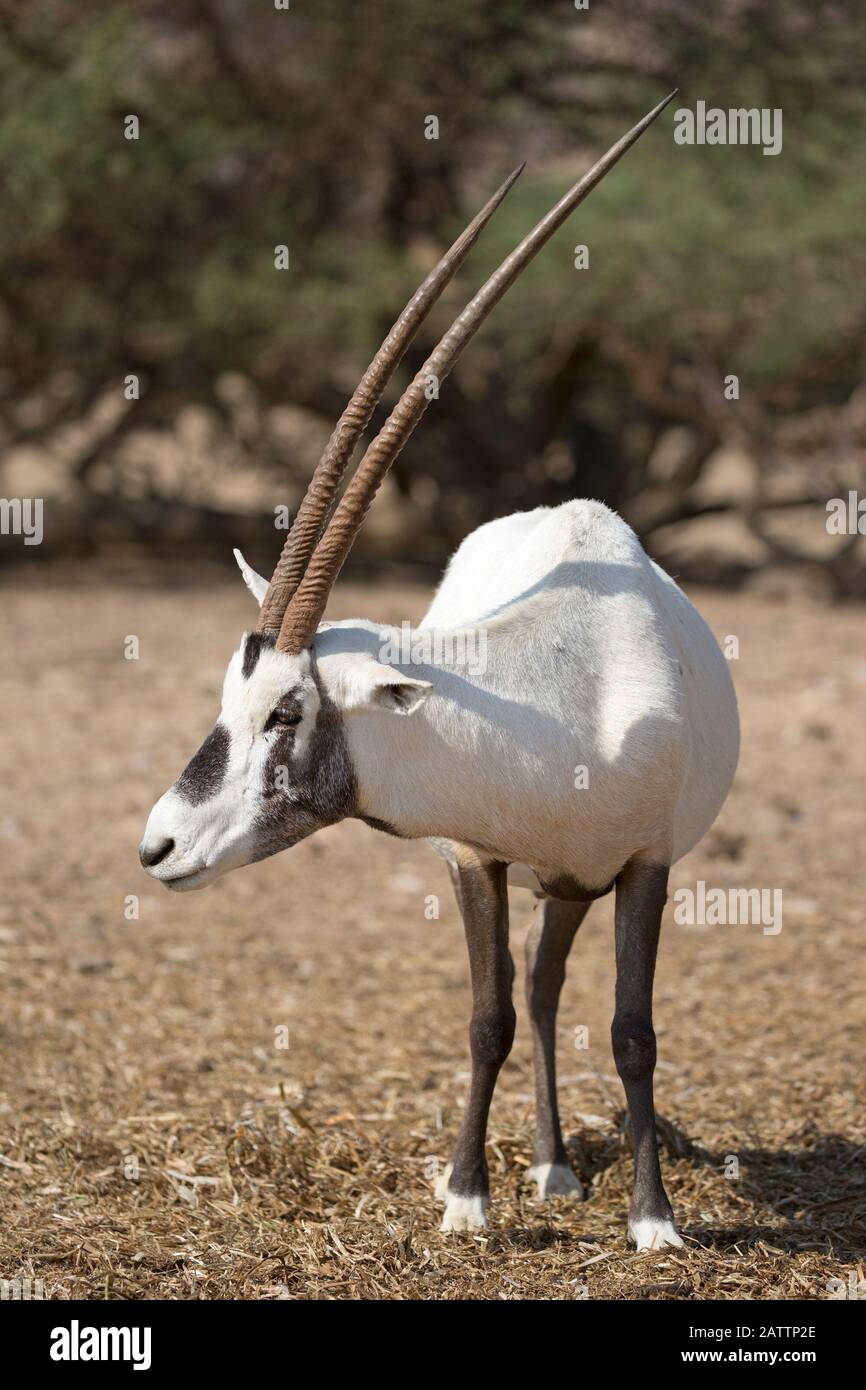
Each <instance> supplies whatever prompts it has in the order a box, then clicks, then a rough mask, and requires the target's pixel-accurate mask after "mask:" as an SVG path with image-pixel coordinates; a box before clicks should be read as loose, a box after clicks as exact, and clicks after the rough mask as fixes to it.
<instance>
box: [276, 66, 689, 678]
mask: <svg viewBox="0 0 866 1390" xmlns="http://www.w3.org/2000/svg"><path fill="white" fill-rule="evenodd" d="M676 94H677V93H676V91H673V92H671V94H670V96H667V97H665V99H664V101H660V102H659V104H658V106H656V107H654V108H653V110H652V111H650V112H649V114H648V115H646V116H644V118H643V120H642V121H639V122H638V124H637V125H636V126H635V127H634V128H633V129H632V130H630V131H629V132H628V134H627V135H624V136H623V137H622V139H621V140H618V141H617V143H616V144H615V145H613V146H612V147H611V149H609V150H608V152H607V154H605V155H603V156H602V158H601V159H600V160H599V161H598V162H597V163H596V164H594V165H593V166H592V168H591V169H590V170H589V172H588V173H587V174H584V176H583V178H582V179H581V180H580V182H579V183H577V184H575V186H574V187H573V188H572V189H571V190H570V191H569V192H568V193H566V195H565V197H564V198H561V199H560V201H559V202H558V203H557V204H556V206H555V207H554V208H552V209H551V211H550V212H549V213H548V214H547V216H546V217H543V218H542V220H541V221H540V222H539V223H538V224H537V226H535V227H534V228H533V229H532V231H531V232H530V233H529V235H528V236H527V237H525V238H524V240H523V241H522V242H521V243H520V245H519V246H518V247H517V248H516V249H515V250H514V251H512V252H511V255H510V256H508V257H507V258H506V260H504V261H503V262H502V264H501V265H500V266H499V268H498V270H495V271H494V272H493V274H492V275H491V276H490V279H489V280H487V282H486V283H485V284H484V285H483V286H482V287H481V289H480V290H479V291H478V293H477V294H476V296H475V298H474V299H473V300H472V301H471V303H469V304H468V305H467V307H466V308H465V309H464V310H463V313H462V314H460V315H459V317H458V318H456V319H455V320H454V322H453V323H452V325H451V327H450V328H449V329H448V332H447V333H446V334H445V336H444V338H442V339H441V341H440V342H439V344H438V346H437V347H436V348H434V350H433V352H432V353H431V354H430V356H429V357H428V359H427V361H426V362H425V363H424V366H423V367H422V368H421V370H420V372H419V373H418V375H417V376H416V377H415V380H414V381H413V382H412V383H411V385H410V386H408V387H407V388H406V390H405V391H404V392H403V395H402V396H401V397H400V400H399V401H398V403H397V405H396V406H395V407H394V409H393V410H392V412H391V414H390V415H389V417H388V419H387V420H386V422H385V424H384V425H383V427H382V429H381V430H380V431H379V433H378V434H377V435H376V438H375V439H374V440H373V441H372V443H371V444H370V446H369V448H368V449H367V452H366V453H365V454H364V457H363V458H362V460H361V462H360V463H359V464H358V467H357V469H356V471H355V474H354V476H353V478H352V479H351V481H350V482H349V484H348V486H347V487H346V490H345V492H344V494H343V496H342V498H341V500H340V503H339V505H338V507H337V509H336V511H335V512H334V515H333V517H332V518H331V521H330V522H329V524H328V527H327V530H326V531H325V533H324V535H323V537H322V539H321V541H320V542H319V544H318V546H317V547H316V550H315V552H314V554H313V557H312V559H311V560H310V563H309V565H308V567H307V571H306V573H305V575H304V577H303V579H302V580H301V583H300V585H299V586H298V590H297V592H296V594H295V596H294V598H293V599H292V600H291V602H290V603H289V606H288V608H287V609H286V614H285V617H284V619H283V623H282V626H281V628H280V635H279V637H278V638H277V646H278V647H279V648H280V649H281V650H282V651H287V652H300V651H303V649H304V647H306V646H308V645H309V643H310V642H311V641H312V639H313V637H314V636H315V632H316V628H317V627H318V625H319V622H320V621H321V618H322V614H323V613H324V611H325V605H326V604H327V601H328V595H329V593H330V591H331V587H332V585H333V583H334V581H335V579H336V578H337V575H338V574H339V572H340V569H341V567H342V564H343V561H344V560H345V558H346V556H347V555H348V553H349V550H350V549H351V546H352V542H353V541H354V539H355V536H356V535H357V533H358V529H359V527H360V525H361V523H362V521H363V520H364V516H365V515H366V512H367V508H368V507H369V506H370V503H371V502H372V500H373V498H374V497H375V495H376V492H377V489H378V488H379V485H380V483H381V482H382V479H383V478H384V476H385V474H386V473H387V471H388V469H389V468H390V466H391V464H392V463H393V462H394V459H395V458H396V457H397V455H398V454H399V452H400V450H401V449H402V448H403V445H404V444H405V443H406V441H407V439H408V438H409V436H410V435H411V433H412V431H413V430H414V428H415V426H416V425H417V424H418V421H419V420H420V419H421V416H422V415H423V414H424V411H425V410H426V408H427V405H428V403H429V397H428V392H429V388H430V383H431V381H433V382H435V383H436V384H437V385H438V384H439V383H441V382H442V381H443V380H444V378H445V377H446V376H447V375H448V373H449V372H450V371H451V368H452V367H453V366H454V363H455V362H456V361H457V358H458V357H459V356H460V353H461V352H462V351H463V349H464V347H465V346H466V344H467V343H468V342H469V340H470V338H471V337H472V336H473V334H474V333H476V332H477V330H478V328H479V327H480V326H481V324H482V323H483V322H484V320H485V319H486V317H487V315H488V314H489V313H490V311H491V309H492V308H493V307H494V305H495V304H497V303H498V301H499V300H500V299H501V298H502V296H503V295H504V294H505V291H506V290H507V289H508V288H509V286H511V285H513V283H514V281H515V280H516V279H517V277H518V275H519V274H520V272H521V271H522V270H523V269H524V268H525V267H526V266H527V265H528V264H529V262H530V261H531V260H532V258H533V256H534V255H535V254H536V252H538V251H540V250H541V247H542V246H544V244H545V242H547V241H548V240H549V239H550V237H551V236H552V235H553V233H554V232H555V231H556V230H557V228H558V227H560V226H561V224H562V223H563V222H564V221H565V219H566V218H567V217H568V215H569V213H570V212H572V211H573V210H574V209H575V208H576V207H577V206H578V204H579V203H582V202H583V200H584V198H585V197H586V196H587V195H588V194H589V193H591V192H592V190H593V189H594V188H595V186H596V184H598V183H600V182H601V180H602V179H603V178H604V176H605V174H606V173H607V172H608V170H610V169H612V168H613V166H614V164H616V162H617V160H618V159H620V158H621V156H622V155H624V154H625V152H626V150H627V149H629V148H630V146H631V145H633V144H634V143H635V141H636V140H637V139H638V138H639V137H640V136H641V135H642V134H643V132H644V131H645V130H646V128H647V126H649V125H651V124H652V122H653V121H654V120H655V119H656V117H657V116H658V115H660V114H661V112H662V111H663V110H664V109H665V107H666V106H667V104H668V102H669V101H672V100H673V98H674V97H675V96H676Z"/></svg>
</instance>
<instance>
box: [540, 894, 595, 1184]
mask: <svg viewBox="0 0 866 1390" xmlns="http://www.w3.org/2000/svg"><path fill="white" fill-rule="evenodd" d="M589 906H590V904H589V903H583V902H559V901H557V899H555V898H547V899H546V900H545V902H544V906H543V908H542V914H543V915H542V918H541V921H535V922H533V924H532V927H531V928H530V931H529V935H528V936H527V938H526V1003H527V1006H528V1008H529V1018H530V1022H531V1025H532V1050H533V1057H534V1062H535V1115H536V1120H535V1148H534V1149H533V1153H532V1166H531V1167H530V1168H529V1169H528V1170H527V1174H526V1176H527V1178H530V1179H532V1180H533V1181H535V1182H536V1183H537V1184H538V1195H539V1197H550V1196H553V1195H554V1194H555V1193H574V1194H576V1195H577V1196H581V1195H582V1192H583V1189H582V1187H581V1185H580V1182H579V1181H578V1179H577V1178H576V1177H575V1175H574V1173H573V1171H572V1168H571V1165H570V1163H569V1161H568V1156H567V1154H566V1152H565V1145H564V1143H563V1142H562V1129H561V1126H560V1122H559V1105H558V1102H557V1098H556V1012H557V1008H558V1006H559V995H560V991H561V989H562V985H563V982H564V980H565V962H566V958H567V956H568V953H569V951H570V950H571V945H572V942H573V941H574V937H575V934H576V932H577V929H578V927H579V926H580V924H581V922H582V921H583V919H584V917H585V916H586V914H587V912H588V911H589Z"/></svg>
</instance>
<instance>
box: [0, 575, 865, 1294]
mask: <svg viewBox="0 0 866 1390" xmlns="http://www.w3.org/2000/svg"><path fill="white" fill-rule="evenodd" d="M698 599H699V603H700V606H701V607H702V609H703V611H704V612H705V613H706V615H707V617H708V618H709V620H710V622H711V623H712V625H713V627H714V629H715V631H716V632H717V634H718V635H719V636H726V635H727V634H734V635H736V636H737V637H738V639H739V644H740V655H739V659H738V660H737V661H736V662H735V663H734V675H735V680H736V683H737V687H738V691H739V695H740V699H741V703H742V715H743V723H744V748H743V756H742V762H741V768H740V772H739V775H738V778H737V782H736V786H735V789H734V792H733V794H732V796H731V798H730V800H729V802H728V804H727V806H726V807H725V809H724V811H723V813H722V816H721V818H720V820H719V822H718V824H717V826H716V828H715V829H714V831H713V832H712V833H711V835H710V836H709V837H708V838H707V840H706V841H705V842H704V844H703V845H702V846H701V847H700V848H699V849H698V850H697V851H695V852H694V853H693V854H692V855H690V856H689V858H688V859H687V860H686V861H684V862H683V863H681V864H679V865H678V866H677V867H676V869H675V871H674V876H673V887H674V888H676V887H678V886H682V885H689V884H692V885H693V884H694V883H695V881H696V880H697V879H704V880H705V881H706V882H707V883H708V884H709V885H712V886H721V887H728V886H746V887H759V888H771V889H772V888H780V889H782V891H783V893H784V923H783V930H782V931H781V933H780V934H778V935H775V936H770V935H764V934H763V933H762V931H761V928H760V927H759V926H751V927H750V926H729V927H716V928H707V927H693V926H691V927H690V926H679V925H677V924H676V923H675V921H674V920H673V913H672V908H671V906H670V905H669V908H668V911H667V914H666V923H665V929H664V933H663V940H662V949H661V956H660V965H659V972H658V981H657V991H656V999H657V1006H656V1026H657V1032H658V1036H659V1055H660V1059H661V1060H660V1063H659V1069H658V1072H657V1101H658V1108H659V1111H660V1114H661V1116H662V1117H663V1123H662V1124H661V1130H662V1134H663V1137H664V1141H665V1155H664V1166H665V1173H666V1182H667V1187H668V1191H669V1194H670V1197H671V1200H672V1202H673V1204H674V1208H675V1211H676V1213H677V1216H678V1220H679V1225H680V1229H681V1231H682V1232H683V1234H684V1236H685V1237H686V1239H687V1249H686V1250H685V1251H683V1252H675V1253H671V1252H665V1253H659V1254H650V1255H637V1254H636V1253H634V1252H632V1251H631V1250H630V1249H629V1247H628V1246H627V1244H626V1240H625V1215H626V1208H627V1202H628V1189H629V1182H630V1159H629V1154H628V1150H627V1146H626V1142H625V1138H624V1133H623V1128H622V1123H621V1109H622V1093H621V1089H620V1085H619V1082H618V1079H617V1077H616V1074H615V1071H614V1067H613V1062H612V1058H611V1055H610V1044H609V1024H610V1014H611V1004H612V992H613V951H612V940H611V917H612V913H611V903H610V901H609V900H606V901H605V902H602V903H599V904H597V905H596V906H595V907H594V908H593V910H592V912H591V914H590V916H589V918H588V921H587V923H586V925H585V927H584V929H583V930H582V932H581V934H580V937H579V938H578V942H577V944H576V946H575V949H574V952H573V953H572V958H571V965H570V971H569V978H568V981H567V983H566V987H565V990H564V994H563V1001H562V1008H561V1012H560V1020H559V1056H560V1072H561V1088H560V1089H561V1097H562V1109H563V1118H564V1124H565V1129H566V1133H567V1134H568V1135H569V1136H570V1141H569V1142H570V1150H571V1154H572V1158H573V1161H574V1164H575V1167H576V1168H577V1170H578V1171H579V1173H580V1174H581V1175H582V1176H583V1178H584V1179H585V1181H586V1182H587V1183H588V1185H589V1189H588V1190H589V1200H588V1201H587V1202H586V1203H584V1204H575V1203H573V1202H570V1201H569V1200H567V1199H562V1198H560V1199H555V1200H554V1201H553V1202H552V1203H539V1202H538V1201H537V1200H534V1199H533V1197H532V1193H531V1191H530V1190H529V1189H528V1188H526V1187H525V1186H524V1184H523V1179H522V1174H523V1169H524V1167H525V1165H526V1163H527V1161H528V1158H529V1154H530V1149H531V1142H532V1122H533V1121H532V1104H531V1090H532V1076H531V1064H530V1052H529V1043H528V1036H527V1030H526V1028H525V1027H524V1026H523V1022H524V1012H523V1001H522V998H520V997H518V1038H517V1042H516V1045H515V1049H514V1052H513V1054H512V1057H511V1059H510V1061H509V1062H508V1064H507V1065H506V1067H505V1068H504V1071H503V1074H502V1077H501V1080H500V1084H499V1088H498V1090H497V1094H496V1098H495V1101H494V1106H493V1113H492V1117H491V1125H490V1131H489V1147H488V1156H489V1161H490V1168H491V1181H492V1208H491V1221H492V1225H491V1230H490V1232H489V1233H488V1234H487V1235H486V1236H479V1237H471V1238H470V1237H453V1236H443V1235H440V1234H439V1232H438V1229H437V1226H438V1214H437V1209H436V1207H435V1206H434V1203H433V1200H432V1196H431V1192H430V1186H431V1178H432V1176H433V1174H434V1172H435V1170H436V1167H437V1165H438V1164H441V1163H442V1162H443V1161H444V1160H445V1159H446V1157H447V1154H448V1149H449V1145H450V1142H451V1140H452V1138H453V1136H454V1133H455V1131H456V1127H457V1124H458V1121H459V1116H460V1108H461V1104H462V1101H463V1097H464V1094H465V1091H466V1083H467V1021H468V1014H469V992H468V981H467V965H466V958H465V948H464V945H463V940H462V932H461V927H460V923H459V919H458V916H457V912H456V909H455V906H454V903H453V900H452V897H451V892H450V885H449V882H448V879H447V875H446V873H445V870H444V867H443V866H442V865H441V863H440V862H439V861H438V860H437V859H436V858H435V857H434V856H433V855H432V854H431V853H430V851H429V850H428V849H427V848H426V846H424V845H422V844H412V843H400V842H397V841H394V840H391V839H388V838H387V837H385V836H382V835H378V834H376V833H375V832H373V831H371V830H368V829H367V828H366V827H364V826H363V825H361V824H360V823H356V822H348V823H345V824H343V825H341V826H338V827H336V828H334V829H332V830H330V831H327V832H324V833H322V834H321V835H319V836H318V837H316V838H314V839H313V840H311V841H308V842H306V843H305V844H303V845H301V846H299V847H298V848H297V849H295V850H293V851H291V852H290V853H288V854H285V855H282V856H280V857H278V858H276V859H274V860H271V861H269V862H267V863H264V864H260V865H257V866H255V867H254V868H252V869H246V870H243V871H242V872H240V873H237V874H235V875H234V876H231V877H229V878H227V879H225V880H224V881H222V882H221V883H219V884H218V885H216V886H215V887H213V888H210V889H208V890H207V891H206V892H204V893H201V894H190V895H186V896H171V895H169V894H167V893H162V892H161V891H157V890H156V888H155V887H154V886H153V885H152V884H150V883H149V881H148V880H147V879H146V878H145V877H144V875H143V874H142V871H141V869H140V868H139V865H138V862H137V854H136V849H137V845H138V841H139V838H140V835H141V831H142V828H143V825H144V821H145V817H146V814H147V812H148V810H149V808H150V806H151V804H152V802H153V801H154V799H155V798H156V796H157V795H158V794H159V793H160V792H161V791H162V790H163V789H164V788H165V787H166V786H167V785H168V784H169V782H170V781H172V780H173V779H174V777H175V776H176V775H177V773H178V772H179V771H180V769H181V767H182V766H183V764H184V763H185V762H186V760H187V759H188V757H189V756H190V755H191V754H192V752H193V751H194V750H195V748H196V747H197V746H198V744H199V742H200V740H201V738H202V737H203V735H204V734H205V733H206V732H207V731H208V730H209V729H210V727H211V724H212V722H213V718H214V715H215V713H216V708H217V701H218V692H219V688H220V685H221V680H222V672H223V668H224V665H225V662H226V660H227V658H228V656H229V654H230V652H231V650H232V648H233V645H234V643H235V641H236V638H237V635H238V633H239V632H240V630H241V629H242V627H243V626H244V625H245V624H248V622H249V619H250V612H249V607H248V602H249V601H248V599H247V597H246V595H245V594H244V593H243V591H242V590H241V589H240V586H239V585H237V584H232V585H231V586H225V587H223V586H221V585H218V586H214V587H209V588H208V589H203V588H202V589H190V590H188V591H187V592H185V593H183V594H181V593H179V592H166V591H164V590H163V591H160V590H157V589H155V588H149V587H135V586H132V585H130V586H127V587H121V588H119V589H113V590H112V589H109V588H108V587H107V586H105V585H104V584H101V585H99V586H96V587H93V588H89V589H81V588H77V589H75V588H69V587H64V586H62V585H58V586H55V587H53V588H52V589H50V590H49V589H43V590H40V589H37V588H34V587H32V586H31V587H29V588H24V587H20V586H19V587H17V588H15V589H9V588H7V590H6V592H5V594H4V600H3V604H2V628H3V651H4V654H5V660H4V661H3V663H2V672H0V685H2V694H3V708H4V719H3V723H2V742H0V784H2V787H3V802H2V809H0V847H2V885H3V892H2V908H0V989H2V1029H3V1046H2V1056H0V1067H2V1091H0V1189H2V1203H3V1220H2V1230H0V1277H3V1278H7V1279H8V1278H13V1277H14V1276H16V1275H21V1276H23V1277H29V1278H32V1279H38V1280H41V1281H42V1283H43V1286H44V1292H45V1296H46V1297H55V1298H65V1297H71V1296H76V1297H85V1298H105V1297H109V1298H112V1297H114V1298H129V1297H148V1298H229V1297H243V1298H281V1297H282V1298H285V1297H288V1298H310V1297H328V1298H357V1297H382V1298H437V1299H438V1298H441V1299H453V1298H461V1297H481V1298H521V1297H535V1298H575V1297H577V1298H580V1297H583V1296H588V1297H589V1298H594V1297H621V1298H670V1297H676V1298H693V1299H705V1298H737V1297H749V1298H760V1299H764V1298H767V1299H769V1298H807V1299H809V1298H826V1297H827V1296H828V1287H827V1281H828V1280H829V1279H832V1278H846V1277H847V1274H848V1271H849V1270H851V1269H856V1268H858V1266H859V1270H860V1275H861V1276H862V1274H863V1265H862V1262H863V1258H864V1255H866V1172H864V1161H866V1123H864V1113H863V1071H864V1064H863V1057H864V1002H863V975H864V970H863V965H862V961H863V934H862V901H863V869H862V858H863V840H864V836H863V830H864V812H863V772H864V722H863V706H864V697H866V639H864V618H863V613H862V611H861V610H853V609H852V610H836V611H831V610H827V609H822V608H818V607H812V606H808V605H807V604H805V603H795V602H787V603H779V602H773V601H771V600H769V599H767V598H758V597H751V598H749V597H744V596H742V595H727V594H702V595H699V596H698ZM424 600H425V594H424V593H423V592H422V591H420V590H406V591H404V592H397V591H395V590H385V589H380V590H378V591H376V592H373V591H372V590H371V591H367V592H361V591H360V590H353V589H352V588H351V586H349V585H346V586H343V588H342V589H341V591H340V595H339V600H338V602H337V603H335V606H334V614H335V615H336V616H343V615H347V614H349V613H351V612H365V613H368V614H370V615H372V616H377V617H382V618H392V619H400V618H402V617H404V616H406V617H413V616H417V615H418V613H420V611H421V610H422V608H423V604H424ZM129 634H135V635H136V636H137V637H138V638H139V640H140V659H139V660H133V661H129V660H125V659H124V655H123V645H124V639H125V637H127V636H128V635H129ZM430 894H436V895H438V896H439V898H440V902H441V912H440V916H439V919H438V920H428V919H427V917H426V916H425V905H426V899H427V898H428V895H430ZM129 895H136V896H137V898H138V908H139V915H138V918H137V919H135V918H134V917H132V918H130V917H128V916H126V915H125V911H126V912H129V911H130V909H129V908H128V906H127V899H128V896H129ZM532 911H533V900H532V899H531V898H530V897H529V895H527V894H524V893H520V892H518V893H516V894H515V896H514V898H513V902H512V930H513V939H514V948H515V953H516V955H517V956H518V969H519V956H520V954H521V952H522V939H523V936H524V935H525V930H526V926H527V924H528V922H529V921H530V919H531V914H532ZM580 1028H588V1030H589V1031H588V1037H589V1047H588V1048H587V1049H578V1048H576V1047H575V1039H576V1037H579V1034H576V1030H577V1029H580ZM280 1030H287V1039H288V1046H287V1047H282V1046H280V1045H279V1044H280V1042H281V1041H282V1040H283V1039H284V1036H285V1035H284V1033H283V1032H281V1031H280ZM732 1174H733V1175H732Z"/></svg>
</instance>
